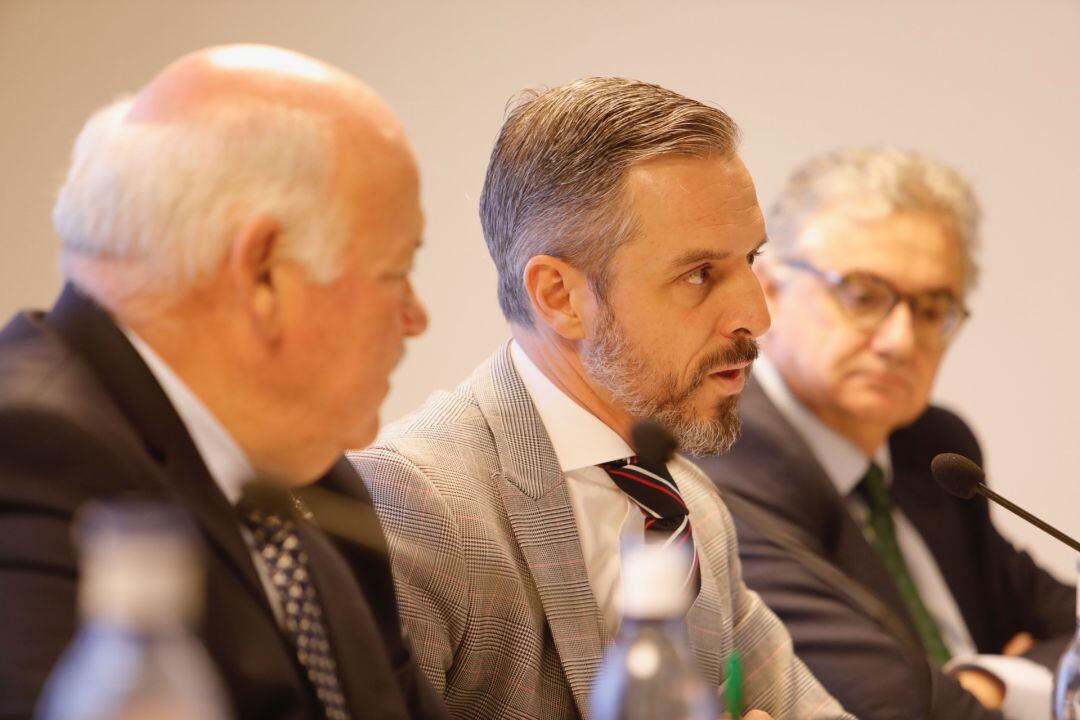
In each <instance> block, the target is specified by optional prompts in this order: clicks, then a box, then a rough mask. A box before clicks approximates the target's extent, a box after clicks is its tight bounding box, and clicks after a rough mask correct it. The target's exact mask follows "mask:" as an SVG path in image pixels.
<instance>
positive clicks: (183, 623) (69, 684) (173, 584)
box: [37, 503, 229, 720]
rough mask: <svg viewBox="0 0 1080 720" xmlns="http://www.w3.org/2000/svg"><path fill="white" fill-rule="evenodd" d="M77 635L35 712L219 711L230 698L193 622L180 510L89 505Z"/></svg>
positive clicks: (104, 715)
mask: <svg viewBox="0 0 1080 720" xmlns="http://www.w3.org/2000/svg"><path fill="white" fill-rule="evenodd" d="M76 532H77V537H78V543H79V546H80V550H81V556H82V557H81V566H82V573H81V580H80V585H79V610H80V615H81V620H82V621H81V625H80V628H79V631H78V633H77V634H76V636H75V639H74V640H73V641H72V643H71V645H70V646H69V647H68V649H67V651H66V652H65V654H64V655H63V657H61V659H60V662H59V663H58V664H57V666H56V667H55V668H54V670H53V673H52V676H51V677H50V678H49V681H48V683H47V684H46V686H45V690H44V691H43V693H42V696H41V700H40V701H39V703H38V708H37V717H38V718H39V719H40V720H119V719H121V718H122V719H123V720H149V719H151V718H153V720H189V719H191V720H193V719H194V718H200V719H201V720H223V719H224V718H227V717H228V716H229V712H228V710H227V708H228V704H227V701H226V699H225V694H224V691H223V689H222V685H221V681H220V679H219V678H218V675H217V671H216V669H215V668H214V665H213V662H212V661H211V660H210V657H209V655H208V654H207V653H206V651H205V649H204V648H203V646H202V644H201V643H200V642H199V641H198V639H197V638H196V637H195V636H194V635H193V634H192V632H191V627H192V625H193V623H195V622H196V621H197V619H198V617H199V615H200V614H201V612H202V604H203V594H204V578H203V574H204V570H203V567H202V563H201V560H200V557H199V553H198V550H197V548H196V545H195V542H194V535H193V531H192V529H191V528H190V526H189V524H188V523H187V521H186V520H185V518H184V517H183V516H182V515H180V514H179V513H178V512H177V511H175V510H172V509H169V508H167V507H163V506H158V505H151V504H142V503H127V504H117V505H112V506H105V505H98V506H94V507H90V508H87V509H85V510H84V511H83V512H82V513H80V516H79V522H78V526H77V529H76Z"/></svg>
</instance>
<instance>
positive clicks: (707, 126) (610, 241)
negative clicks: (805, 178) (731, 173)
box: [480, 77, 739, 327]
mask: <svg viewBox="0 0 1080 720" xmlns="http://www.w3.org/2000/svg"><path fill="white" fill-rule="evenodd" d="M738 136H739V131H738V128H737V127H736V125H735V123H734V122H733V121H732V119H731V118H730V117H728V116H727V114H725V113H724V112H723V111H721V110H719V109H717V108H714V107H710V106H708V105H705V104H703V103H700V102H697V101H696V100H691V99H690V98H687V97H684V96H682V95H679V94H678V93H675V92H672V91H671V90H666V89H664V88H662V87H659V86H657V85H651V84H649V83H644V82H639V81H636V80H626V79H623V78H613V77H596V78H587V79H583V80H578V81H576V82H573V83H570V84H568V85H563V86H561V87H557V88H552V89H550V90H543V91H535V90H534V91H526V92H524V93H522V94H521V95H519V96H518V97H517V98H516V99H515V100H514V101H511V106H510V110H509V112H508V114H507V118H506V122H505V123H504V124H503V127H502V130H501V131H500V132H499V137H498V139H497V140H496V141H495V148H494V150H492V153H491V161H490V163H489V164H488V170H487V176H486V178H485V180H484V190H483V193H482V194H481V196H480V222H481V225H482V226H483V229H484V238H485V240H486V241H487V245H488V251H489V252H490V253H491V257H492V259H493V260H494V261H495V267H496V269H497V270H498V274H499V305H500V307H501V308H502V311H503V314H504V315H505V316H506V318H507V319H508V320H509V321H510V322H514V323H519V324H521V325H524V326H526V327H531V326H532V317H531V315H530V312H529V308H530V301H529V297H528V293H527V292H526V290H525V284H524V277H523V273H524V269H525V265H526V264H527V263H528V261H529V259H530V258H533V257H535V256H537V255H551V256H553V257H558V258H561V259H563V260H565V261H566V262H568V263H571V264H572V265H574V267H577V268H578V269H580V270H582V271H583V272H584V273H585V274H586V276H587V277H588V278H589V281H590V283H591V285H592V287H593V288H594V290H595V291H597V292H598V294H600V295H601V296H603V292H604V288H605V287H606V281H607V271H608V267H609V264H610V261H611V258H612V256H613V255H614V253H615V251H616V250H617V249H618V248H619V246H620V245H622V244H623V243H625V242H626V241H627V240H629V239H630V238H631V237H632V236H633V230H634V219H633V215H632V213H631V212H630V209H629V208H628V207H627V206H626V205H627V204H626V202H625V201H624V193H623V180H624V178H625V176H626V172H627V170H628V169H629V168H630V167H631V166H632V165H634V164H635V163H639V162H641V161H644V160H648V159H651V158H656V157H660V156H665V155H687V156H691V157H706V156H709V155H713V154H718V155H721V156H722V155H725V154H728V153H731V152H733V151H734V150H735V147H736V145H737V143H738Z"/></svg>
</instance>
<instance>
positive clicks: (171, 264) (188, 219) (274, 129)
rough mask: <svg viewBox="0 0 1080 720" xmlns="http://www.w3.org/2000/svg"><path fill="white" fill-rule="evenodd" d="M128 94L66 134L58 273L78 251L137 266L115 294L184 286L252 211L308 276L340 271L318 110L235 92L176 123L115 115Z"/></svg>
mask: <svg viewBox="0 0 1080 720" xmlns="http://www.w3.org/2000/svg"><path fill="white" fill-rule="evenodd" d="M132 103H133V100H132V99H130V98H124V99H121V100H119V101H117V102H115V103H113V104H111V105H108V106H106V107H104V108H102V109H100V110H99V111H97V112H96V113H95V114H94V115H93V116H92V117H91V118H90V119H89V120H88V121H87V123H86V125H85V127H84V128H83V130H82V132H81V133H80V134H79V137H78V139H77V140H76V142H75V148H74V150H73V152H72V157H71V165H70V168H69V169H68V173H67V177H66V179H65V181H64V184H63V186H62V187H61V188H60V193H59V196H58V198H57V200H56V205H55V206H54V208H53V224H54V226H55V228H56V231H57V233H58V234H59V236H60V238H61V240H62V243H63V248H62V253H61V265H62V267H63V269H64V274H65V276H67V277H68V278H70V279H72V280H74V281H76V282H79V280H80V277H79V274H80V269H79V268H80V267H81V266H80V264H79V263H78V262H76V261H77V260H79V259H80V258H86V257H90V258H100V259H111V260H121V261H130V262H133V263H135V264H137V265H138V267H139V271H138V272H137V273H125V285H128V286H127V287H124V288H122V289H120V288H116V289H115V290H117V291H118V292H122V293H124V294H125V295H130V294H139V293H142V292H146V291H154V292H161V291H165V292H170V291H178V290H182V289H185V288H188V287H191V286H194V285H196V284H197V283H198V282H200V281H201V280H204V279H206V278H207V277H208V276H209V275H211V274H212V273H213V272H215V271H216V270H217V269H218V268H219V267H220V264H221V262H222V261H223V260H224V258H225V255H226V253H227V251H228V248H229V247H230V245H231V243H232V241H233V240H234V239H235V237H236V235H237V233H238V232H239V231H240V230H242V228H243V225H244V223H246V222H247V221H249V220H250V219H251V218H252V217H254V216H256V215H260V214H263V215H266V216H269V217H271V218H273V219H274V220H276V221H277V222H278V223H279V224H280V225H281V231H282V234H281V252H283V253H285V255H286V256H287V257H290V258H293V259H295V260H296V261H297V262H299V263H300V264H301V265H303V266H304V267H305V268H306V269H307V270H308V272H309V273H310V274H311V276H312V278H313V279H314V280H315V281H317V282H323V283H326V282H330V281H332V280H333V279H335V278H336V277H337V276H338V275H339V274H340V271H341V268H340V263H339V260H340V258H341V255H342V252H343V250H344V247H345V244H346V241H347V238H348V234H347V230H348V229H347V228H346V227H345V222H344V217H343V212H342V210H343V208H342V207H341V203H339V202H330V201H329V200H328V199H327V198H329V197H333V195H332V194H331V192H330V190H331V184H332V183H333V181H334V168H335V165H334V162H335V158H334V156H333V152H332V151H333V146H334V143H333V132H334V130H333V128H332V126H331V123H330V121H329V120H328V119H327V118H325V117H323V116H320V115H319V114H317V113H316V112H312V111H308V110H304V109H299V108H296V107H290V106H287V105H284V104H275V103H273V102H270V101H266V102H256V101H251V100H244V101H243V102H237V103H233V104H225V105H223V106H220V107H217V108H215V109H214V110H213V111H209V112H204V113H201V114H198V115H195V116H193V117H191V118H185V121H184V122H179V123H167V124H157V123H153V122H138V123H134V122H125V118H126V116H127V114H128V112H129V111H130V109H131V107H132ZM135 275H137V277H134V276H135ZM129 276H131V277H129ZM129 280H130V283H128V282H127V281H129Z"/></svg>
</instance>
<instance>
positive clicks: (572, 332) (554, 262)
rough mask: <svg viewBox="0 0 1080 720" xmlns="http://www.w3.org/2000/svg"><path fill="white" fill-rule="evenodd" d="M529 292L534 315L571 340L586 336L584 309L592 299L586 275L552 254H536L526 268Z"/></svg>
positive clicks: (526, 281)
mask: <svg viewBox="0 0 1080 720" xmlns="http://www.w3.org/2000/svg"><path fill="white" fill-rule="evenodd" d="M523 279H524V282H525V291H526V292H527V293H528V294H529V300H530V301H531V302H532V310H533V316H534V318H535V320H536V321H538V322H541V323H544V324H545V325H547V326H548V327H550V328H551V329H552V330H554V331H555V332H556V333H557V334H559V335H560V336H562V337H563V338H565V339H567V340H581V339H583V338H584V337H585V335H586V333H585V323H584V322H583V318H582V309H583V308H584V307H585V306H586V303H587V302H588V301H589V300H590V299H591V291H590V290H589V284H588V281H587V280H586V278H585V276H584V274H582V273H581V272H580V271H579V270H577V269H576V268H574V267H573V266H572V265H570V264H569V263H567V262H566V261H564V260H560V259H559V258H556V257H552V256H550V255H536V256H534V257H533V258H531V259H530V260H529V262H528V263H526V265H525V271H524V278H523Z"/></svg>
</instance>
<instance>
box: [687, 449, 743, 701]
mask: <svg viewBox="0 0 1080 720" xmlns="http://www.w3.org/2000/svg"><path fill="white" fill-rule="evenodd" d="M674 463H677V464H678V465H679V466H681V467H682V468H683V469H684V470H685V472H687V473H690V474H692V475H693V476H694V477H695V478H696V479H697V482H693V483H683V485H682V486H680V488H679V490H680V491H681V492H682V496H683V499H684V500H685V501H686V505H687V507H688V508H690V521H691V522H692V523H693V529H694V540H695V542H696V543H697V549H698V557H699V559H700V562H701V590H700V591H699V592H698V595H697V597H696V598H695V599H694V603H693V604H692V605H691V606H690V611H689V612H688V613H687V614H686V626H687V629H688V630H689V633H690V644H691V645H692V646H693V649H694V654H695V655H696V656H697V661H698V666H699V668H700V669H701V673H702V675H703V676H704V677H705V680H706V682H708V683H711V684H712V685H717V686H718V685H720V682H721V680H722V679H723V671H722V667H723V662H724V659H725V658H726V657H727V656H728V655H730V654H731V650H732V647H733V645H734V636H733V635H732V633H731V632H730V628H731V626H732V623H733V622H734V618H733V615H732V608H731V589H730V587H729V586H728V578H730V577H731V572H732V569H731V568H730V567H728V565H727V561H726V559H727V551H726V548H725V547H724V545H725V543H726V542H727V533H726V532H725V531H724V529H723V524H722V523H721V518H720V503H719V502H716V500H718V498H717V493H716V489H715V488H714V487H713V486H712V483H711V482H710V481H709V479H708V478H707V477H706V476H705V474H704V473H702V472H701V470H699V469H698V468H697V467H695V466H694V465H693V464H692V463H690V462H688V461H686V460H685V459H683V458H682V457H679V456H676V458H675V460H674ZM714 559H715V561H714ZM721 583H723V587H721Z"/></svg>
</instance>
